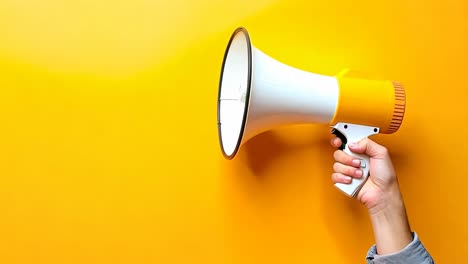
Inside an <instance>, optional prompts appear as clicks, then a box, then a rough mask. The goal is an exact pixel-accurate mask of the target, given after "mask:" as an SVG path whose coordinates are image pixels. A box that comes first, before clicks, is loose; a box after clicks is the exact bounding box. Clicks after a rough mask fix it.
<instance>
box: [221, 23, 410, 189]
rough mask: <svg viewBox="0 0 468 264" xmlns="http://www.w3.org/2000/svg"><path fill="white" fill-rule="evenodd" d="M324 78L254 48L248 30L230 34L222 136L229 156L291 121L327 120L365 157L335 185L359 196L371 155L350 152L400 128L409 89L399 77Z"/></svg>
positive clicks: (224, 75) (223, 74)
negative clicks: (357, 174) (348, 178)
mask: <svg viewBox="0 0 468 264" xmlns="http://www.w3.org/2000/svg"><path fill="white" fill-rule="evenodd" d="M348 73H349V72H348V71H346V70H345V71H343V72H341V73H340V74H338V75H337V76H326V75H320V74H316V73H311V72H307V71H304V70H300V69H297V68H294V67H291V66H288V65H285V64H283V63H281V62H279V61H277V60H275V59H273V58H271V57H269V56H268V55H266V54H265V53H263V52H262V51H260V50H259V49H257V48H255V47H254V46H253V45H252V43H251V41H250V36H249V33H248V32H247V30H246V29H245V28H242V27H240V28H237V29H236V30H235V31H234V33H233V34H232V36H231V38H230V40H229V43H228V45H227V48H226V52H225V54H224V59H223V64H222V69H221V78H220V81H219V91H218V135H219V142H220V145H221V150H222V152H223V155H224V157H225V158H227V159H232V158H234V157H235V156H236V154H237V152H238V150H239V148H240V147H241V146H242V144H244V143H245V142H246V141H248V140H249V139H251V138H252V137H254V136H256V135H258V134H260V133H262V132H264V131H267V130H270V129H273V128H276V127H278V126H283V125H290V124H308V123H319V124H329V125H330V126H331V127H332V133H333V134H335V135H337V136H338V137H340V138H341V139H342V141H343V145H342V146H341V149H343V151H344V152H346V153H348V154H349V155H352V156H355V157H357V158H359V159H361V169H362V171H363V177H362V178H360V179H353V180H352V182H351V183H349V184H342V183H337V184H335V186H336V187H338V188H339V189H340V190H342V191H343V192H344V193H345V194H347V195H349V196H353V197H355V196H357V194H358V193H359V190H360V189H361V187H362V185H364V183H365V181H366V179H367V177H368V175H369V157H368V156H367V155H362V154H356V153H353V152H351V151H350V150H349V148H348V146H347V142H357V141H359V140H361V139H363V138H365V137H369V136H371V135H374V134H378V133H384V134H390V133H394V132H396V131H397V130H398V129H399V128H400V126H401V123H402V121H403V116H404V114H405V100H406V96H405V90H404V88H403V86H402V85H401V84H400V83H398V82H395V81H389V80H370V79H363V78H355V77H352V76H350V74H348Z"/></svg>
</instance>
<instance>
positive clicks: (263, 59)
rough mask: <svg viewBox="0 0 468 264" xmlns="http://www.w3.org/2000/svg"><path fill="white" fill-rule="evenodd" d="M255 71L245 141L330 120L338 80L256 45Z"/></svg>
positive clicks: (336, 101)
mask: <svg viewBox="0 0 468 264" xmlns="http://www.w3.org/2000/svg"><path fill="white" fill-rule="evenodd" d="M252 57H253V62H252V63H253V65H252V66H253V69H252V70H253V72H252V88H251V89H252V90H251V94H250V104H249V113H248V117H247V125H246V131H245V132H244V141H247V140H248V139H249V138H251V137H253V136H255V135H257V134H259V133H261V132H264V131H266V130H269V129H273V128H275V127H278V126H281V125H292V124H312V123H322V124H329V123H330V121H331V120H332V118H333V115H334V114H335V111H336V106H337V103H338V92H339V91H338V89H339V85H338V81H337V79H336V78H335V77H333V76H326V75H321V74H316V73H312V72H307V71H304V70H300V69H297V68H294V67H291V66H289V65H286V64H284V63H281V62H279V61H277V60H275V59H273V58H271V57H270V56H268V55H266V54H265V53H263V52H262V51H260V50H259V49H257V48H255V47H254V46H252Z"/></svg>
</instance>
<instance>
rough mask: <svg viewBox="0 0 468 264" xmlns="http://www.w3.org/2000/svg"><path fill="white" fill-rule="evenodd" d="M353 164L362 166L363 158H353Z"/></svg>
mask: <svg viewBox="0 0 468 264" xmlns="http://www.w3.org/2000/svg"><path fill="white" fill-rule="evenodd" d="M353 166H354V167H359V166H361V160H360V159H353Z"/></svg>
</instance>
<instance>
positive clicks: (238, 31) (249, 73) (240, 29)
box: [217, 27, 252, 160]
mask: <svg viewBox="0 0 468 264" xmlns="http://www.w3.org/2000/svg"><path fill="white" fill-rule="evenodd" d="M237 34H244V36H245V40H246V42H247V59H248V63H247V65H248V68H247V91H246V98H245V102H244V104H245V105H244V113H243V116H242V124H241V128H240V131H239V137H238V139H237V143H236V147H235V148H234V151H233V152H232V153H231V154H230V155H229V154H228V153H226V150H225V149H224V144H223V137H222V133H221V118H220V103H221V89H222V83H223V73H224V67H225V65H226V59H227V56H228V54H229V50H230V48H231V44H232V42H233V41H234V39H235V37H236V36H237ZM251 81H252V44H251V41H250V36H249V32H248V31H247V29H246V28H244V27H238V28H237V29H236V30H234V32H233V33H232V35H231V38H230V39H229V42H228V45H227V47H226V50H225V52H224V58H223V64H222V67H221V76H220V78H219V87H218V105H217V119H218V120H217V121H218V139H219V144H220V146H221V150H222V152H223V155H224V157H225V158H226V159H229V160H230V159H233V158H234V156H236V154H237V152H238V151H239V148H240V145H241V143H242V138H243V136H244V132H245V126H246V123H247V114H248V112H249V111H248V110H249V103H250V91H251Z"/></svg>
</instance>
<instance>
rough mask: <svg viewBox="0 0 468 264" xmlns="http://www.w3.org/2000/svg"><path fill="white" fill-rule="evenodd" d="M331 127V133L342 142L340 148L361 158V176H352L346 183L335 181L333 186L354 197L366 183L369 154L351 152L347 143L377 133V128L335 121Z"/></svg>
mask: <svg viewBox="0 0 468 264" xmlns="http://www.w3.org/2000/svg"><path fill="white" fill-rule="evenodd" d="M332 127H333V128H334V129H333V131H332V133H333V134H335V135H337V136H338V137H340V138H341V140H342V142H343V144H342V146H341V148H340V149H342V150H343V151H344V152H345V153H347V154H348V155H351V156H353V157H357V158H359V159H360V160H361V170H362V177H361V178H353V180H352V182H351V183H348V184H345V183H335V186H336V187H337V188H338V189H340V190H341V191H342V192H344V193H345V194H346V195H348V196H351V197H356V196H357V194H358V193H359V191H360V190H361V188H362V186H363V185H364V184H365V183H366V180H367V178H368V176H369V169H370V162H369V161H370V159H369V156H367V155H365V154H357V153H354V152H352V151H351V150H350V149H349V148H348V144H347V143H348V142H358V141H360V140H361V139H363V138H366V137H369V136H371V135H374V134H378V133H379V128H376V127H369V126H363V125H356V124H350V123H337V124H336V125H334V126H332Z"/></svg>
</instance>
